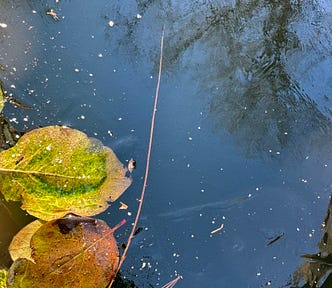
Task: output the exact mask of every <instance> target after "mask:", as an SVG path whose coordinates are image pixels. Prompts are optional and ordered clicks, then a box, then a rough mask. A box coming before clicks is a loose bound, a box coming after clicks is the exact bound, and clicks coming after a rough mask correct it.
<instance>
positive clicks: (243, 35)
mask: <svg viewBox="0 0 332 288" xmlns="http://www.w3.org/2000/svg"><path fill="white" fill-rule="evenodd" d="M49 8H53V9H54V11H55V12H57V13H58V15H59V20H58V21H56V20H54V19H52V17H51V16H49V15H46V10H47V9H49ZM110 21H113V22H110ZM0 23H3V24H7V27H0V64H1V65H3V66H4V67H5V70H4V71H2V72H1V74H0V78H1V79H2V81H3V82H4V85H5V87H6V88H7V89H8V90H9V92H12V93H14V95H15V97H16V98H17V99H19V100H20V101H23V102H24V103H25V104H28V105H30V106H32V107H33V109H32V110H22V109H20V108H15V107H14V106H11V105H9V104H6V107H5V109H4V111H3V113H4V114H5V115H6V116H7V118H8V119H9V120H10V121H11V122H12V124H13V125H15V127H17V128H19V129H20V130H30V129H33V128H36V127H39V126H46V125H55V124H64V125H68V126H71V127H73V128H77V129H80V130H83V131H85V132H86V133H87V134H89V135H90V136H93V137H96V138H98V139H100V140H102V141H103V143H104V144H105V145H108V146H110V147H111V148H113V149H114V150H115V152H116V153H117V155H118V156H119V158H120V159H121V161H122V162H123V163H125V161H126V160H128V159H130V158H131V157H133V158H135V159H136V161H137V164H138V165H137V169H136V170H135V172H134V175H133V179H134V181H133V184H132V186H131V187H130V188H129V189H128V190H127V191H126V193H125V194H124V195H123V196H122V197H121V199H120V201H122V202H125V203H126V204H128V205H129V210H127V211H125V212H124V211H123V210H118V208H119V206H120V204H119V203H118V202H116V203H114V204H113V205H112V207H111V208H110V209H109V211H107V212H105V213H104V214H102V215H100V218H103V219H106V221H107V222H108V223H109V224H110V225H115V224H116V223H118V222H119V221H120V220H121V219H122V218H126V219H127V220H128V224H127V225H126V226H125V227H124V228H122V230H121V231H120V230H119V235H118V237H119V239H118V241H119V242H120V243H121V242H122V241H126V237H127V235H128V233H129V231H130V223H131V222H132V221H133V219H134V214H135V210H136V207H137V198H139V193H140V190H141V186H142V177H143V175H144V165H145V157H146V151H147V142H148V135H149V125H150V119H151V112H152V105H153V97H154V91H155V86H156V80H157V71H158V63H159V43H160V37H161V30H162V26H163V25H164V24H165V27H166V31H165V46H164V67H163V75H162V83H161V90H160V96H159V97H160V102H159V104H158V105H159V106H158V111H157V120H156V128H155V129H156V131H155V138H154V144H153V145H154V146H153V151H152V159H151V161H152V163H151V170H150V178H149V184H148V189H147V192H146V193H147V195H146V200H145V204H144V208H143V212H142V217H141V221H140V223H139V226H141V227H143V228H144V229H143V231H142V232H141V233H140V234H138V235H137V236H136V238H135V240H134V242H133V244H132V247H131V249H130V250H129V254H128V257H127V259H126V262H125V263H124V265H123V268H122V274H123V275H124V276H126V277H127V278H128V279H130V280H133V281H134V282H135V283H136V285H137V286H138V287H161V286H162V285H163V284H165V283H167V282H168V281H170V280H171V279H173V278H174V277H175V276H176V275H178V274H181V275H182V276H183V279H182V280H181V282H179V283H178V284H177V285H176V287H179V288H181V287H192V288H196V287H210V288H219V287H314V286H313V285H314V284H311V286H310V285H309V284H307V285H309V286H305V285H306V284H305V283H310V281H311V280H317V281H320V284H319V285H320V286H321V287H332V286H323V285H329V284H326V283H328V281H330V280H329V278H328V275H329V267H330V266H329V265H328V263H331V262H329V261H328V259H329V258H328V257H327V256H328V255H330V251H331V249H330V237H329V235H330V234H331V231H330V230H329V229H328V228H329V223H330V222H329V221H328V220H329V218H327V219H326V220H327V221H326V223H325V230H324V229H323V230H322V229H321V228H322V227H321V226H322V223H323V221H324V219H325V216H326V214H327V213H328V207H329V201H330V200H329V199H330V195H331V192H332V176H331V172H332V170H331V167H332V145H331V144H332V131H331V128H332V126H331V119H332V114H331V111H332V110H331V109H332V102H331V101H332V99H331V97H332V84H331V83H332V72H331V71H332V57H331V56H332V4H331V2H330V1H329V0H325V1H324V0H317V1H313V0H312V1H310V0H304V1H294V0H293V1H291V0H285V1H268V0H266V1H263V0H257V1H253V0H252V1H249V0H248V1H231V0H229V1H227V0H225V1H152V0H146V1H102V0H100V1H86V0H84V1H83V0H81V1H65V0H62V1H8V0H2V1H1V2H0ZM110 24H111V25H110ZM12 85H14V86H12ZM0 209H2V210H1V211H3V214H4V215H8V213H7V214H6V212H5V210H4V209H5V208H1V207H0ZM128 212H130V213H128ZM15 213H16V214H17V217H16V216H15V215H14V218H16V223H18V224H13V225H12V226H11V225H8V223H9V222H8V221H10V220H8V221H7V220H2V219H7V218H3V217H2V218H1V219H0V224H1V229H2V231H1V233H2V235H7V236H6V237H7V238H10V237H11V236H12V234H13V233H14V231H16V230H17V229H19V227H18V226H20V223H21V225H24V224H25V223H26V222H27V221H28V220H27V219H25V218H24V217H23V216H24V214H22V215H23V216H22V215H21V214H19V213H18V212H15ZM128 214H129V215H128ZM130 214H131V215H130ZM10 219H12V218H10ZM2 222H4V223H2ZM222 224H223V229H222V230H221V231H219V232H217V233H214V234H211V231H213V230H214V229H216V228H218V227H220V226H221V225H222ZM15 225H17V226H15ZM13 227H16V228H13ZM326 227H327V228H326ZM323 228H324V227H323ZM3 231H5V232H3ZM324 232H325V234H324ZM321 240H322V241H321ZM2 241H3V243H4V242H5V241H4V240H2ZM320 241H321V242H320ZM318 242H319V247H318V246H317V243H318ZM3 246H4V244H3V245H2V247H3ZM319 251H321V252H322V255H321V256H322V257H320V258H319V259H313V261H312V263H311V264H309V262H307V260H306V259H303V258H301V255H304V254H315V253H317V252H319ZM308 257H309V256H308ZM324 257H325V258H324ZM326 257H327V258H326ZM309 258H310V257H309ZM311 258H315V257H313V256H312V257H311ZM316 258H317V257H316ZM300 267H301V268H300ZM317 268H319V269H320V274H319V273H317ZM301 271H302V272H301ZM310 275H311V276H310ZM310 277H311V278H310ZM315 277H316V278H315ZM297 280H298V281H297ZM324 281H325V284H323V282H324ZM331 285H332V284H331ZM320 286H319V287H320Z"/></svg>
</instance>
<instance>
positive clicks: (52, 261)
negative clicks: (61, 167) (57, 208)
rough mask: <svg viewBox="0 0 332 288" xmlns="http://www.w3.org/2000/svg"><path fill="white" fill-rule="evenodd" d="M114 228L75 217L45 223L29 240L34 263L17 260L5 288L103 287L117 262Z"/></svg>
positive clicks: (114, 270)
mask: <svg viewBox="0 0 332 288" xmlns="http://www.w3.org/2000/svg"><path fill="white" fill-rule="evenodd" d="M115 229H116V228H115ZM115 229H111V228H110V227H108V226H107V224H106V223H105V222H104V221H102V220H97V219H92V218H87V217H78V216H67V217H64V218H62V219H56V220H53V221H49V222H46V223H45V224H44V225H42V226H41V227H40V228H39V229H38V230H37V231H36V233H35V234H34V235H33V236H32V238H31V242H30V245H31V249H32V253H31V256H32V258H33V260H34V262H35V263H33V262H31V261H29V260H27V259H22V258H20V259H17V260H16V261H15V262H14V263H13V265H12V266H11V268H10V269H9V273H8V280H7V285H8V287H20V288H25V287H26V288H31V287H39V288H44V287H45V288H46V287H47V288H53V287H54V288H59V287H62V288H66V287H70V288H76V287H77V288H81V287H86V288H89V287H91V288H95V287H98V288H102V287H106V286H107V284H108V283H109V282H110V281H111V280H112V279H113V278H114V277H115V273H116V269H117V267H118V263H119V253H118V248H117V245H116V241H115V239H114V236H113V232H114V230H115Z"/></svg>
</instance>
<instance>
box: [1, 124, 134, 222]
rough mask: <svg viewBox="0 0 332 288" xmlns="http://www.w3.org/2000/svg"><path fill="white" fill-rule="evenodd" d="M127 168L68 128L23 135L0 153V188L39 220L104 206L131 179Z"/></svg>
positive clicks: (94, 210)
mask: <svg viewBox="0 0 332 288" xmlns="http://www.w3.org/2000/svg"><path fill="white" fill-rule="evenodd" d="M126 173H127V168H125V167H124V166H123V165H122V163H121V162H120V161H119V160H118V158H117V157H116V155H115V154H114V152H113V151H112V150H111V149H110V148H108V147H105V146H103V145H102V143H101V142H100V141H98V140H96V139H92V138H89V137H88V136H87V135H86V134H84V133H83V132H81V131H78V130H75V129H71V128H68V127H60V126H49V127H44V128H40V129H35V130H32V131H31V132H29V133H26V134H24V135H23V136H22V137H21V138H20V139H19V141H18V142H17V143H16V145H15V146H14V147H12V148H10V149H8V150H5V151H3V152H1V153H0V191H1V192H2V194H3V195H4V197H5V199H6V200H7V201H8V200H12V201H20V200H22V209H24V210H26V211H27V212H28V213H29V214H31V215H33V216H35V217H37V218H40V219H42V220H47V221H48V220H52V219H56V218H60V217H63V216H64V215H66V214H68V213H73V214H77V215H82V216H92V215H96V214H99V213H101V212H103V211H105V210H106V209H107V208H108V206H109V204H108V202H109V201H115V200H116V199H117V198H118V197H119V196H120V195H121V194H122V193H123V192H124V191H125V190H126V189H127V188H128V187H129V185H130V184H131V178H129V177H127V176H126Z"/></svg>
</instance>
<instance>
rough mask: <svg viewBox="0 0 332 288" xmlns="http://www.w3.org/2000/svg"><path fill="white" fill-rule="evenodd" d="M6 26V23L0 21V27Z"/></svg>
mask: <svg viewBox="0 0 332 288" xmlns="http://www.w3.org/2000/svg"><path fill="white" fill-rule="evenodd" d="M7 26H8V25H7V24H6V23H0V27H1V28H7Z"/></svg>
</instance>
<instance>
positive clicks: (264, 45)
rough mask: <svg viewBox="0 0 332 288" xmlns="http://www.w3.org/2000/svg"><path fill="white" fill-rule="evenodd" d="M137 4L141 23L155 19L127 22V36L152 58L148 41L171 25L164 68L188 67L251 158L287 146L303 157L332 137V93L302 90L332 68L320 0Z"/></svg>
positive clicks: (212, 110)
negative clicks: (331, 98)
mask: <svg viewBox="0 0 332 288" xmlns="http://www.w3.org/2000/svg"><path fill="white" fill-rule="evenodd" d="M136 3H137V9H138V11H141V13H142V14H145V15H147V16H148V17H145V16H144V15H143V19H147V18H149V19H153V20H146V22H144V21H143V22H142V23H140V25H137V21H136V20H132V21H130V20H128V21H126V27H127V28H126V29H127V30H126V31H127V32H126V37H124V38H126V39H130V40H129V41H130V42H131V47H133V46H135V47H136V48H137V49H138V50H141V51H142V53H144V54H145V55H146V54H150V55H153V57H155V53H153V51H158V48H157V46H154V45H152V44H151V43H156V45H158V41H147V40H151V37H152V36H151V35H158V32H157V31H159V30H160V28H161V25H162V23H166V27H167V39H166V41H165V50H164V55H165V61H164V62H165V68H168V71H171V72H170V73H183V70H181V69H185V71H186V72H185V73H187V74H191V76H192V77H193V78H195V79H196V80H197V82H198V83H199V87H200V91H198V94H199V95H200V96H202V97H208V98H209V103H210V104H209V108H208V109H209V114H210V117H211V119H212V121H213V123H214V128H215V129H216V130H219V129H227V131H229V132H230V133H232V134H233V135H234V137H235V138H236V139H237V141H238V143H239V144H240V146H241V147H243V150H244V151H245V152H246V154H247V155H248V156H252V155H257V154H260V153H262V152H268V153H272V154H273V155H275V153H276V152H278V151H281V150H286V148H287V149H288V150H289V151H290V152H291V154H293V155H295V156H301V155H302V154H301V153H305V151H304V149H305V148H306V144H304V143H305V142H309V143H310V144H309V145H308V146H309V147H311V144H312V145H316V144H318V143H317V142H319V145H321V144H322V143H327V142H329V141H330V140H331V133H330V132H331V131H330V130H331V123H330V118H329V117H330V116H331V109H330V106H329V105H330V103H329V98H328V96H327V95H329V94H330V93H331V92H332V91H331V89H332V88H331V87H330V86H329V87H328V86H327V87H326V90H327V91H326V90H325V91H324V93H321V94H322V95H320V94H319V93H318V92H317V91H306V89H305V88H306V85H307V82H306V79H305V77H306V76H307V74H308V71H310V72H309V73H314V72H313V70H311V69H312V68H313V66H315V67H319V68H320V69H321V70H322V69H323V70H324V69H325V70H326V69H327V70H328V67H327V66H329V65H331V64H332V63H331V61H330V60H328V59H329V57H330V55H331V51H332V44H331V40H329V39H331V37H330V36H331V28H328V27H330V26H329V25H327V24H328V23H324V21H325V20H326V19H327V17H325V15H326V14H324V13H325V12H324V10H323V8H322V7H320V6H319V5H318V4H317V2H316V1H310V0H306V1H294V0H283V1H272V0H271V1H263V0H250V1H249V0H247V1H241V0H238V1H226V0H225V1H212V0H210V1H207V0H206V1H203V0H202V1H180V2H179V1H152V0H142V1H136ZM117 11H121V9H117ZM119 14H121V12H119ZM123 16H124V15H122V16H121V17H122V18H123ZM118 17H119V18H121V17H120V15H118ZM149 21H150V22H149ZM156 23H160V25H157V24H156ZM153 30H154V31H155V32H156V33H152V32H151V31H153ZM144 31H148V32H144ZM147 34H149V35H147ZM128 35H129V37H128ZM127 44H129V43H127ZM151 46H153V47H151ZM326 61H330V62H326ZM155 62H156V63H158V61H155ZM177 63H178V64H180V65H181V68H179V66H178V65H177ZM175 67H176V68H175ZM172 69H173V71H172ZM179 69H180V70H179ZM179 71H180V72H179ZM316 73H317V72H316ZM316 76H317V75H316ZM316 78H317V77H316ZM318 78H319V76H318ZM311 81H312V80H311ZM316 84H317V83H316V82H315V80H314V81H312V83H310V85H313V86H315V85H316ZM310 85H309V86H310ZM314 90H315V89H314ZM309 92H310V93H309ZM308 93H309V94H308ZM318 94H319V95H318ZM317 97H319V99H317ZM324 101H325V102H324ZM321 103H322V104H321ZM326 135H327V136H328V137H329V139H328V141H326ZM321 137H325V140H324V141H322V140H321V139H322V138H321ZM325 148H327V146H326V147H325ZM327 149H329V148H327ZM299 154H300V155H299Z"/></svg>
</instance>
